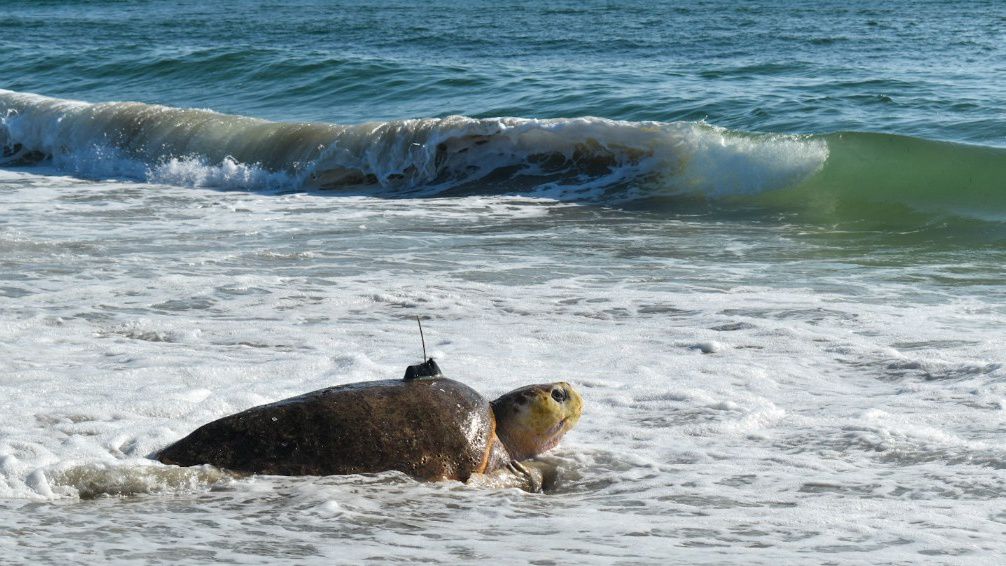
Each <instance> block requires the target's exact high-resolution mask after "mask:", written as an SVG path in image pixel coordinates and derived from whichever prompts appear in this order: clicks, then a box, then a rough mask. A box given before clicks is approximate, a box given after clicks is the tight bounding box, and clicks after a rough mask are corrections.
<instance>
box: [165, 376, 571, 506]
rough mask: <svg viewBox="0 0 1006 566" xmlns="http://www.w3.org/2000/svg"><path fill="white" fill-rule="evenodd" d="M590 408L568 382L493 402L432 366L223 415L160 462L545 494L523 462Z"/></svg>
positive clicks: (537, 473) (539, 474)
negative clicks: (401, 477)
mask: <svg viewBox="0 0 1006 566" xmlns="http://www.w3.org/2000/svg"><path fill="white" fill-rule="evenodd" d="M582 409H583V401H582V399H581V398H580V395H579V394H577V392H576V391H575V390H574V389H573V387H572V386H570V385H569V384H568V383H565V382H558V383H547V384H538V385H528V386H525V387H521V388H520V389H516V390H514V391H511V392H509V393H507V394H505V395H503V396H502V397H500V398H499V399H496V400H495V401H492V402H489V401H487V400H486V399H484V398H483V397H482V396H481V395H479V394H478V393H477V392H476V391H475V390H473V389H471V388H470V387H468V386H466V385H464V384H463V383H460V382H458V381H454V380H451V379H447V378H445V377H444V376H443V375H442V374H441V373H440V370H439V368H438V367H437V365H436V362H434V361H433V360H432V359H430V360H429V361H427V362H425V363H423V364H419V365H416V366H410V367H409V370H407V371H406V376H405V378H404V379H401V380H382V381H368V382H361V383H351V384H348V385H340V386H336V387H329V388H326V389H320V390H318V391H313V392H311V393H305V394H303V395H300V396H297V397H291V398H289V399H284V400H282V401H277V402H275V403H270V404H268V405H261V406H258V407H253V408H251V409H248V410H246V411H242V412H240V413H237V414H234V415H230V416H227V417H223V418H221V419H219V420H216V421H213V422H211V423H209V424H206V425H203V426H202V427H200V428H198V429H196V430H195V431H194V432H193V433H192V434H190V435H188V436H186V437H185V438H183V439H181V440H179V441H178V442H176V443H174V444H172V445H171V446H168V447H167V448H165V449H164V450H162V451H161V452H159V453H158V454H157V455H156V458H157V459H158V460H160V461H161V462H163V463H165V464H176V465H179V466H194V465H200V464H212V465H214V466H217V467H220V468H224V469H228V470H232V471H236V472H248V473H261V474H275V475H290V476H297V475H335V474H357V473H370V472H382V471H387V470H398V471H400V472H404V473H406V474H408V475H410V476H412V477H414V478H417V479H422V480H445V479H452V480H460V481H464V482H467V481H469V480H474V481H475V482H477V483H484V482H485V480H487V479H489V480H490V482H491V483H492V484H494V485H517V486H520V487H523V488H525V489H528V490H531V491H538V490H540V489H542V487H543V481H544V482H546V483H547V481H548V478H547V472H543V471H542V469H540V468H538V467H535V466H533V465H522V464H521V461H522V460H527V459H528V458H532V457H534V456H536V455H537V454H540V453H542V452H544V451H546V450H549V449H551V448H552V447H554V446H555V445H556V444H557V443H558V442H559V440H560V439H561V438H562V436H563V435H564V434H565V433H566V431H568V430H569V429H570V428H572V427H573V425H574V424H576V422H577V420H578V419H579V418H580V413H581V411H582ZM543 474H545V475H544V476H543Z"/></svg>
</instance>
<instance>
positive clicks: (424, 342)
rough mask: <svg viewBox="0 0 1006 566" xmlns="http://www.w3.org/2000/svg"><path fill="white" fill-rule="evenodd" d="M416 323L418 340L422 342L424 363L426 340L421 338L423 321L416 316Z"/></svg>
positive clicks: (424, 359)
mask: <svg viewBox="0 0 1006 566" xmlns="http://www.w3.org/2000/svg"><path fill="white" fill-rule="evenodd" d="M416 322H418V323H419V339H420V340H422V341H423V361H424V362H425V361H426V338H425V337H424V336H423V321H422V320H420V319H419V315H418V314H417V315H416Z"/></svg>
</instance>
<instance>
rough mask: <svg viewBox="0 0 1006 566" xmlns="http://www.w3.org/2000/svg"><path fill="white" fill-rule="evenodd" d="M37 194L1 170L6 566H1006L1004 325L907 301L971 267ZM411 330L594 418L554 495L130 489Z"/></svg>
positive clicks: (724, 242)
mask: <svg viewBox="0 0 1006 566" xmlns="http://www.w3.org/2000/svg"><path fill="white" fill-rule="evenodd" d="M40 171H41V170H39V169H31V170H30V172H26V171H0V187H2V189H3V190H0V207H2V208H3V209H4V210H8V211H11V212H10V214H8V215H7V216H5V218H4V223H3V224H2V225H0V264H2V265H3V266H4V270H3V271H2V272H0V273H2V276H3V278H2V279H0V312H2V313H3V314H2V316H0V345H2V346H0V347H2V351H3V356H0V398H2V399H5V400H7V401H6V402H5V403H4V410H3V411H2V412H0V501H2V502H0V518H2V520H3V523H4V524H7V525H14V527H13V528H15V529H20V530H18V532H19V533H20V534H19V535H18V546H17V548H16V549H15V550H14V552H15V554H13V556H21V557H26V556H32V557H35V558H37V559H39V560H43V561H46V560H48V561H57V560H58V559H59V557H60V556H67V555H72V556H78V557H80V556H81V554H80V553H81V552H84V551H83V550H81V548H79V546H80V544H79V542H77V540H76V539H75V538H73V537H70V536H67V533H68V532H76V531H78V530H79V531H81V532H87V533H90V534H89V535H88V540H89V541H90V542H91V543H92V544H91V546H90V547H89V548H92V549H96V550H93V551H94V552H98V553H107V556H110V557H112V558H111V559H113V560H115V559H121V560H126V558H121V557H122V556H130V557H133V558H136V559H142V558H137V556H139V555H143V554H144V553H153V554H156V555H157V556H159V557H161V558H162V559H165V560H167V559H171V560H176V561H179V562H186V561H191V560H194V559H193V558H192V557H193V556H200V557H202V559H205V560H215V561H225V560H235V561H254V560H258V559H261V557H262V556H273V557H275V558H276V559H277V560H283V559H286V560H290V561H297V562H303V563H322V562H326V561H331V560H342V561H353V560H362V559H365V558H367V557H372V556H379V557H381V558H382V559H383V560H396V559H405V558H409V559H424V558H425V559H429V560H437V561H447V560H452V559H458V558H459V557H460V558H461V559H472V560H475V559H480V558H479V557H485V556H492V557H495V558H496V559H503V560H505V561H527V560H533V559H535V558H536V557H540V555H541V552H542V550H541V549H542V548H576V549H578V550H580V551H583V552H587V553H589V557H588V558H585V559H584V560H585V561H587V562H590V561H595V562H597V563H602V562H609V561H617V560H626V561H631V562H659V561H661V560H665V559H666V557H667V556H668V552H673V554H674V556H676V558H677V559H678V560H680V561H682V562H693V563H698V562H710V561H718V560H720V559H721V558H722V557H723V556H724V555H723V554H722V553H723V552H727V553H729V557H730V559H731V560H742V561H744V562H746V563H769V562H780V561H782V562H786V561H799V560H800V559H801V557H805V556H807V555H808V553H814V554H815V555H817V554H822V555H823V554H828V555H834V556H835V559H836V560H837V561H846V560H858V559H860V558H862V557H869V559H870V560H871V561H874V562H896V561H905V560H914V559H915V558H916V557H917V556H919V553H941V552H942V553H949V552H955V553H965V558H962V559H961V560H962V561H966V559H967V558H968V557H969V556H970V558H973V559H974V560H973V561H974V562H976V563H980V562H981V560H982V558H983V557H987V556H992V555H994V553H996V552H998V551H1000V550H1002V543H1001V537H1000V533H999V531H1000V530H1001V528H1000V527H1001V524H1002V522H1003V521H1004V520H1006V517H1004V516H1003V515H1002V509H1001V504H1000V503H999V502H998V501H999V498H1000V496H1001V493H1002V477H1001V475H1002V474H1001V471H1002V468H1003V467H1004V466H1006V444H1004V443H1003V441H1002V439H1001V438H1000V436H1001V434H1000V433H999V431H1000V430H1001V427H1002V423H1003V419H1004V416H1003V415H1004V411H1003V409H1002V400H1003V399H1004V398H1006V386H1004V381H1003V379H1002V378H1003V369H1002V365H1001V364H1002V353H1001V351H1002V348H1001V336H1000V329H1001V327H1002V318H1003V316H1004V313H1006V311H1004V307H1003V304H1002V296H1001V293H1000V294H996V293H994V292H989V288H988V287H986V286H983V285H976V286H967V285H961V286H949V287H948V286H946V285H943V284H940V283H934V284H926V283H924V281H928V280H929V278H932V277H934V275H936V274H940V273H945V274H947V275H955V276H956V277H957V278H958V279H959V278H961V277H964V274H962V273H961V271H960V270H961V265H962V264H960V263H959V262H951V261H944V262H942V263H934V262H923V263H922V264H919V265H918V267H913V264H912V263H911V262H904V263H903V264H902V265H900V266H891V267H888V268H876V269H872V270H867V269H861V268H856V269H850V268H849V267H855V266H856V263H855V261H854V260H851V259H850V260H846V259H842V257H835V256H833V255H829V254H826V253H824V252H823V251H822V249H821V248H820V247H819V246H818V244H817V243H815V241H813V240H805V239H802V238H801V237H800V236H799V234H798V231H796V230H790V229H788V228H786V227H772V226H759V225H745V226H738V225H735V224H728V223H713V222H703V221H701V220H700V221H690V220H687V219H670V220H669V219H666V218H664V219H661V218H653V217H650V216H647V215H634V214H632V213H629V212H619V211H611V210H604V209H592V208H589V207H578V206H569V205H563V204H557V203H554V202H553V203H550V202H549V201H547V200H541V199H529V198H516V197H513V198H511V197H492V196H489V197H466V198H442V199H400V200H390V201H389V200H382V199H373V198H366V197H336V198H333V197H326V196H324V195H321V194H303V193H301V194H284V195H259V194H249V193H243V192H220V191H212V190H201V189H183V188H175V187H172V186H167V185H146V184H135V183H122V182H107V183H97V182H92V181H81V180H75V179H72V178H67V177H59V176H55V175H52V176H47V175H38V174H35V173H38V172H40ZM49 172H50V173H52V172H54V171H52V170H50V171H49ZM361 225H365V226H366V228H361ZM738 250H740V251H738ZM780 257H783V258H787V259H786V261H779V260H778V258H780ZM972 259H973V258H972ZM873 261H876V259H875V258H874V259H873ZM975 261H977V260H975ZM993 268H997V265H996V266H993ZM968 269H970V270H972V271H971V272H975V273H978V272H980V270H981V269H982V268H981V266H980V265H978V264H977V263H973V264H972V265H971V266H970V267H969V268H968ZM975 277H976V278H979V280H980V277H979V275H975ZM920 281H921V282H923V283H920ZM417 314H419V315H426V316H429V317H430V320H429V322H427V323H426V324H424V326H425V329H426V340H427V345H428V347H429V348H430V349H431V351H432V352H434V355H435V356H436V357H437V358H438V360H439V362H440V364H441V366H442V367H443V368H444V369H445V370H446V371H447V373H448V375H450V376H452V377H456V378H459V379H462V380H464V381H466V382H467V383H469V384H471V385H472V386H473V387H475V388H476V389H478V390H479V391H481V392H483V393H484V394H485V395H486V396H487V397H493V396H496V395H498V394H501V393H503V392H505V391H507V390H509V389H512V388H514V387H517V386H520V385H524V384H526V383H529V382H542V381H550V380H555V379H566V380H569V381H571V382H572V383H573V384H574V385H575V386H576V387H577V388H578V389H579V390H580V391H581V393H582V394H583V396H584V399H585V403H586V408H585V413H584V417H583V418H582V420H581V422H580V423H579V425H578V426H577V428H575V429H574V430H573V431H572V432H571V433H570V434H569V435H568V436H567V438H566V439H565V440H564V442H563V444H562V445H561V446H560V447H559V448H558V449H557V450H556V451H554V452H553V453H552V454H550V455H549V458H551V459H553V461H554V462H555V463H556V464H557V465H558V466H559V470H560V471H559V479H558V484H557V486H556V490H555V492H553V493H551V494H547V495H531V494H524V493H521V492H517V491H513V490H501V491H494V490H481V489H473V488H468V487H465V486H462V485H460V484H458V483H456V482H446V483H442V484H421V483H417V482H414V481H412V480H410V479H408V478H405V477H404V476H402V475H400V474H378V475H375V476H348V477H334V478H300V479H297V478H293V479H283V478H269V477H251V478H240V477H231V476H227V475H225V474H222V473H220V472H218V471H215V470H213V469H211V468H195V469H188V470H187V469H179V468H173V467H167V466H163V465H161V464H159V463H157V462H154V461H152V460H150V459H148V458H147V456H149V455H150V454H151V453H152V452H154V451H156V450H158V449H160V448H162V447H164V446H166V445H167V444H169V443H171V442H173V441H174V440H176V439H178V438H180V437H182V436H183V435H185V434H187V433H188V432H190V431H191V430H193V429H194V428H195V427H197V426H199V425H200V424H202V423H205V422H208V421H210V420H212V419H215V418H218V417H220V416H223V415H226V414H230V413H233V412H236V411H239V410H242V409H244V408H247V407H251V406H254V405H257V404H261V403H265V402H269V401H273V400H277V399H281V398H284V397H288V396H291V395H295V394H299V393H302V392H305V391H310V390H313V389H317V388H320V387H325V386H329V385H335V384H339V383H347V382H353V381H360V380H367V379H375V378H389V377H396V376H398V375H400V374H401V372H402V370H403V367H404V365H406V364H407V363H411V362H413V361H414V360H415V359H416V358H418V356H419V345H418V342H417V339H416V336H415V332H414V328H413V324H414V322H413V321H414V319H413V317H414V315H417ZM112 525H114V528H111V527H112ZM263 538H268V539H270V540H271V541H272V542H271V543H270V544H269V545H264V544H262V543H261V541H262V539H263ZM346 540H352V541H353V544H352V545H347V544H344V543H345V541H346ZM331 541H341V542H340V543H338V544H336V543H332V542H331ZM5 550H11V549H9V548H5ZM89 552H90V551H89ZM123 552H125V553H126V554H121V553H123ZM967 553H970V555H968V554H967ZM9 555H10V554H9ZM101 555H102V556H105V555H106V554H101ZM116 557H120V558H116ZM256 557H258V558H256ZM464 557H468V558H464ZM92 558H93V557H92ZM86 559H87V557H86V556H85V557H83V558H80V560H86ZM577 560H578V561H579V560H580V558H579V557H578V558H577Z"/></svg>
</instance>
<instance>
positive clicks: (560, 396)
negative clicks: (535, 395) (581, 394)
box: [552, 387, 569, 403]
mask: <svg viewBox="0 0 1006 566" xmlns="http://www.w3.org/2000/svg"><path fill="white" fill-rule="evenodd" d="M552 398H553V399H555V402H556V403H562V402H563V401H565V400H566V399H568V398H569V396H568V395H566V391H565V390H564V389H559V388H558V387H556V388H555V389H553V390H552Z"/></svg>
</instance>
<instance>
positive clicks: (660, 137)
mask: <svg viewBox="0 0 1006 566" xmlns="http://www.w3.org/2000/svg"><path fill="white" fill-rule="evenodd" d="M0 147H2V148H3V153H2V157H0V166H16V165H28V164H33V163H38V162H43V161H44V162H46V163H51V164H52V165H54V166H56V167H58V168H60V169H62V170H64V171H68V172H71V173H73V174H77V175H81V176H84V177H115V178H128V179H137V180H143V181H147V182H151V183H161V184H171V185H184V186H205V187H217V188H224V189H242V190H257V191H297V190H322V189H354V190H361V189H363V190H367V191H370V192H372V193H373V194H377V195H380V196H447V195H465V194H475V193H479V194H487V193H488V194H494V193H500V194H506V193H524V194H534V195H540V196H543V197H549V198H557V199H561V200H575V201H584V202H604V203H624V202H637V203H643V204H644V205H649V204H651V203H655V204H654V206H660V204H661V203H674V202H680V200H681V199H683V198H688V199H695V198H698V199H701V200H704V201H712V202H717V203H721V204H722V203H726V204H729V203H732V202H742V203H744V204H745V205H752V204H753V205H756V206H767V207H770V208H771V209H773V210H776V209H780V208H781V209H790V210H796V211H799V212H801V213H807V214H810V215H818V216H821V217H822V218H824V219H826V220H829V219H834V218H844V219H849V218H860V217H884V218H885V219H891V218H901V219H906V218H910V219H911V221H912V222H916V221H918V216H919V215H922V217H924V218H926V219H928V220H923V221H928V222H931V221H932V219H933V218H935V217H944V216H953V217H958V218H968V219H980V220H989V221H994V222H997V223H1000V222H1004V221H1006V181H1004V179H1006V149H1002V148H994V147H981V146H969V145H962V144H954V143H946V142H937V141H931V140H924V139H918V138H911V137H905V136H895V135H886V134H871V133H835V134H826V135H780V134H753V133H746V132H735V131H729V130H725V129H723V128H718V127H715V126H712V125H709V124H705V123H702V122H626V121H616V120H608V119H603V118H590V117H587V118H557V119H528V118H482V119H477V118H469V117H464V116H449V117H445V118H426V119H415V120H397V121H388V122H373V123H365V124H357V125H339V124H326V123H285V122H270V121H266V120H260V119H256V118H249V117H244V116H234V115H227V114H220V113H217V112H213V111H210V110H198V109H182V108H172V107H166V106H158V105H150V104H142V103H135V102H112V103H102V104H91V103H86V102H79V101H73V100H62V99H56V98H49V97H44V96H39V95H35V94H27V93H16V92H11V91H5V90H0Z"/></svg>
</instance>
